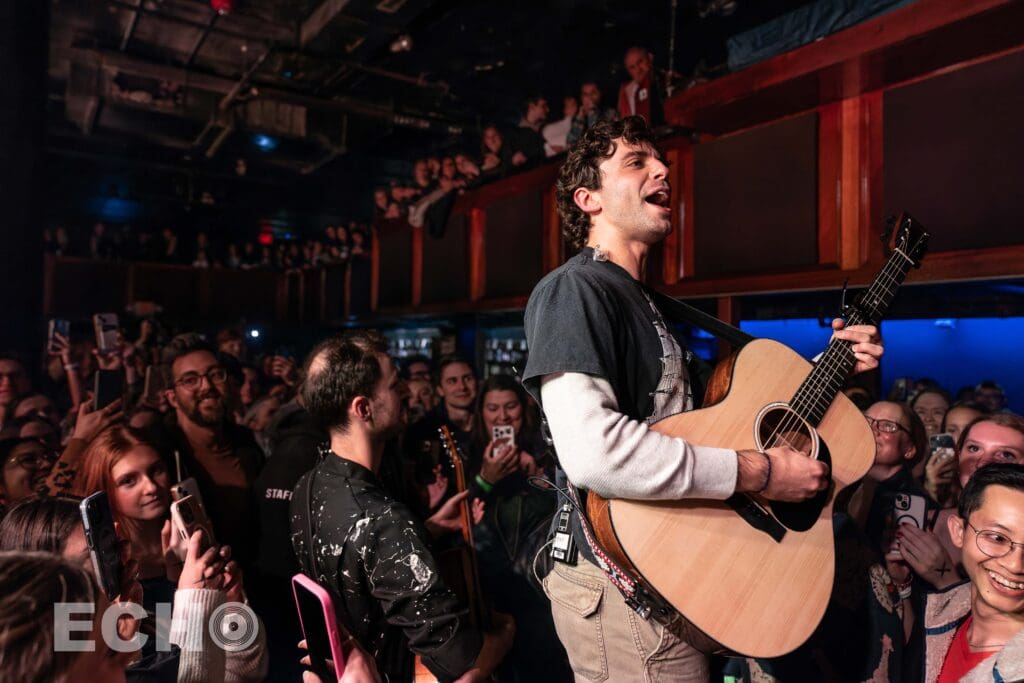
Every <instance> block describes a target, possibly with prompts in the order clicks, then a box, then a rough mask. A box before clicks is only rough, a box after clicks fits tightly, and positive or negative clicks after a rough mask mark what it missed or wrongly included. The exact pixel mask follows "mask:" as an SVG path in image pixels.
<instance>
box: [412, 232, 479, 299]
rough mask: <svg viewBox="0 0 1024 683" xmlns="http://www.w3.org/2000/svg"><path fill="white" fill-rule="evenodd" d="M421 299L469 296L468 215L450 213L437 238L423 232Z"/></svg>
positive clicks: (464, 297)
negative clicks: (441, 233) (442, 233)
mask: <svg viewBox="0 0 1024 683" xmlns="http://www.w3.org/2000/svg"><path fill="white" fill-rule="evenodd" d="M421 297H422V303H424V304H430V303H438V302H446V301H463V300H468V299H469V216H468V215H467V214H466V213H453V214H452V216H451V217H450V218H449V219H448V224H447V225H446V227H445V231H444V235H442V236H441V237H440V238H437V237H433V236H431V235H424V236H423V284H422V295H421Z"/></svg>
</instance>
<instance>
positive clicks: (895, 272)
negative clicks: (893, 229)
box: [790, 249, 914, 426]
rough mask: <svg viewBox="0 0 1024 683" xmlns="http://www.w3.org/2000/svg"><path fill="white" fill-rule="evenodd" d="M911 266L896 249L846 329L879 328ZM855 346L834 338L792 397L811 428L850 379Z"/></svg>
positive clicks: (867, 291)
mask: <svg viewBox="0 0 1024 683" xmlns="http://www.w3.org/2000/svg"><path fill="white" fill-rule="evenodd" d="M912 267H914V260H913V259H911V258H910V257H909V256H907V254H905V253H903V252H902V251H901V250H899V249H896V250H894V251H893V252H892V255H891V256H890V257H889V260H888V262H886V264H885V267H884V268H882V270H881V272H879V273H878V275H876V276H875V279H874V280H873V281H872V282H871V285H870V286H869V287H868V289H867V290H866V291H865V292H863V293H862V294H861V295H860V296H859V297H857V302H856V303H855V304H854V305H853V308H852V311H851V312H850V313H849V315H847V318H846V324H847V326H850V325H877V324H878V323H879V322H880V321H881V320H882V318H883V316H884V315H885V313H886V312H887V311H888V310H889V306H890V305H891V304H892V300H893V299H894V298H895V296H896V290H897V289H899V286H900V285H901V284H903V281H904V280H905V279H906V277H907V273H908V272H909V271H910V269H911V268H912ZM852 346H853V344H852V343H851V342H848V341H844V340H841V339H833V340H832V341H831V342H830V343H829V345H828V348H827V349H826V350H825V353H823V354H822V356H821V358H820V359H819V360H818V363H817V364H816V365H815V366H814V370H813V371H812V372H811V374H810V375H809V376H808V377H807V379H806V380H804V383H803V384H801V385H800V388H799V389H798V390H797V392H796V394H794V395H793V398H792V400H791V401H790V405H791V406H792V408H793V409H794V410H795V411H796V412H797V413H798V414H799V415H800V416H801V417H803V418H804V419H805V420H807V421H808V422H809V423H810V424H811V425H814V426H817V425H818V424H819V423H820V422H821V419H822V418H823V417H824V416H825V412H826V411H827V410H828V407H829V406H830V405H832V400H833V399H835V397H836V395H837V394H838V393H839V391H840V390H841V389H842V387H843V383H844V382H846V378H847V377H849V376H850V372H851V371H852V370H853V366H854V365H855V364H856V362H857V359H856V358H855V357H854V355H853V350H852V349H851V347H852Z"/></svg>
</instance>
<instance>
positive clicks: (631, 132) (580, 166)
mask: <svg viewBox="0 0 1024 683" xmlns="http://www.w3.org/2000/svg"><path fill="white" fill-rule="evenodd" d="M616 140H623V141H625V142H626V143H627V144H630V145H639V144H648V145H650V146H651V147H655V148H656V145H655V144H654V134H653V133H652V132H651V129H650V128H648V127H647V122H646V121H645V120H644V119H643V117H641V116H627V117H626V118H624V119H619V120H618V121H600V122H598V123H596V124H594V125H593V126H592V127H591V128H589V129H588V130H587V132H585V133H584V134H583V137H581V138H580V139H579V141H578V142H577V143H576V144H575V145H573V147H572V148H571V149H570V150H569V156H568V157H567V158H566V160H565V163H564V164H562V167H561V168H560V169H559V170H558V181H557V182H556V183H555V201H556V203H557V205H558V215H559V216H561V218H562V234H563V235H564V236H565V240H566V241H567V242H568V243H569V244H570V246H572V247H573V248H574V249H580V248H582V247H583V246H584V245H586V243H587V234H588V233H589V232H590V217H589V216H588V215H587V214H585V213H583V210H582V209H580V207H578V206H576V201H575V200H574V199H573V193H574V192H576V189H577V188H580V187H585V188H587V189H589V190H599V189H601V169H600V168H599V167H600V165H601V163H602V162H603V161H604V160H605V159H609V158H611V157H612V155H614V154H615V149H616V147H617V145H616Z"/></svg>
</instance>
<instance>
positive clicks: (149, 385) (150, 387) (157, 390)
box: [142, 365, 167, 406]
mask: <svg viewBox="0 0 1024 683" xmlns="http://www.w3.org/2000/svg"><path fill="white" fill-rule="evenodd" d="M165 389H167V387H166V386H165V384H164V368H163V366H162V365H150V366H147V367H146V380H145V383H144V384H143V385H142V397H143V399H144V400H145V401H146V402H147V403H149V404H150V405H154V406H155V405H158V404H159V403H160V394H161V393H163V391H164V390H165Z"/></svg>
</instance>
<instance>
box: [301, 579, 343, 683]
mask: <svg viewBox="0 0 1024 683" xmlns="http://www.w3.org/2000/svg"><path fill="white" fill-rule="evenodd" d="M300 590H305V591H307V592H309V593H311V594H312V595H313V597H315V598H316V599H317V600H318V601H319V602H320V606H321V608H322V609H323V614H322V616H323V620H324V624H325V626H326V630H327V638H328V640H329V641H330V643H331V660H332V661H333V662H334V671H335V675H336V677H337V678H338V679H341V676H342V674H343V673H345V654H344V650H342V649H341V642H342V638H341V633H340V631H339V630H338V619H337V617H336V616H335V612H334V601H333V600H332V599H331V595H330V593H328V592H327V591H326V590H324V589H323V587H322V586H321V585H320V584H318V583H317V582H316V581H314V580H313V579H311V578H309V577H308V576H306V575H305V574H296V575H295V576H293V577H292V592H293V595H294V598H295V608H296V610H297V611H298V613H299V625H301V626H302V635H303V637H305V638H306V642H307V643H308V642H309V629H308V628H306V624H305V620H304V618H303V616H302V607H301V605H300V604H299V591H300ZM311 626H312V625H311ZM346 635H347V634H346Z"/></svg>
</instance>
